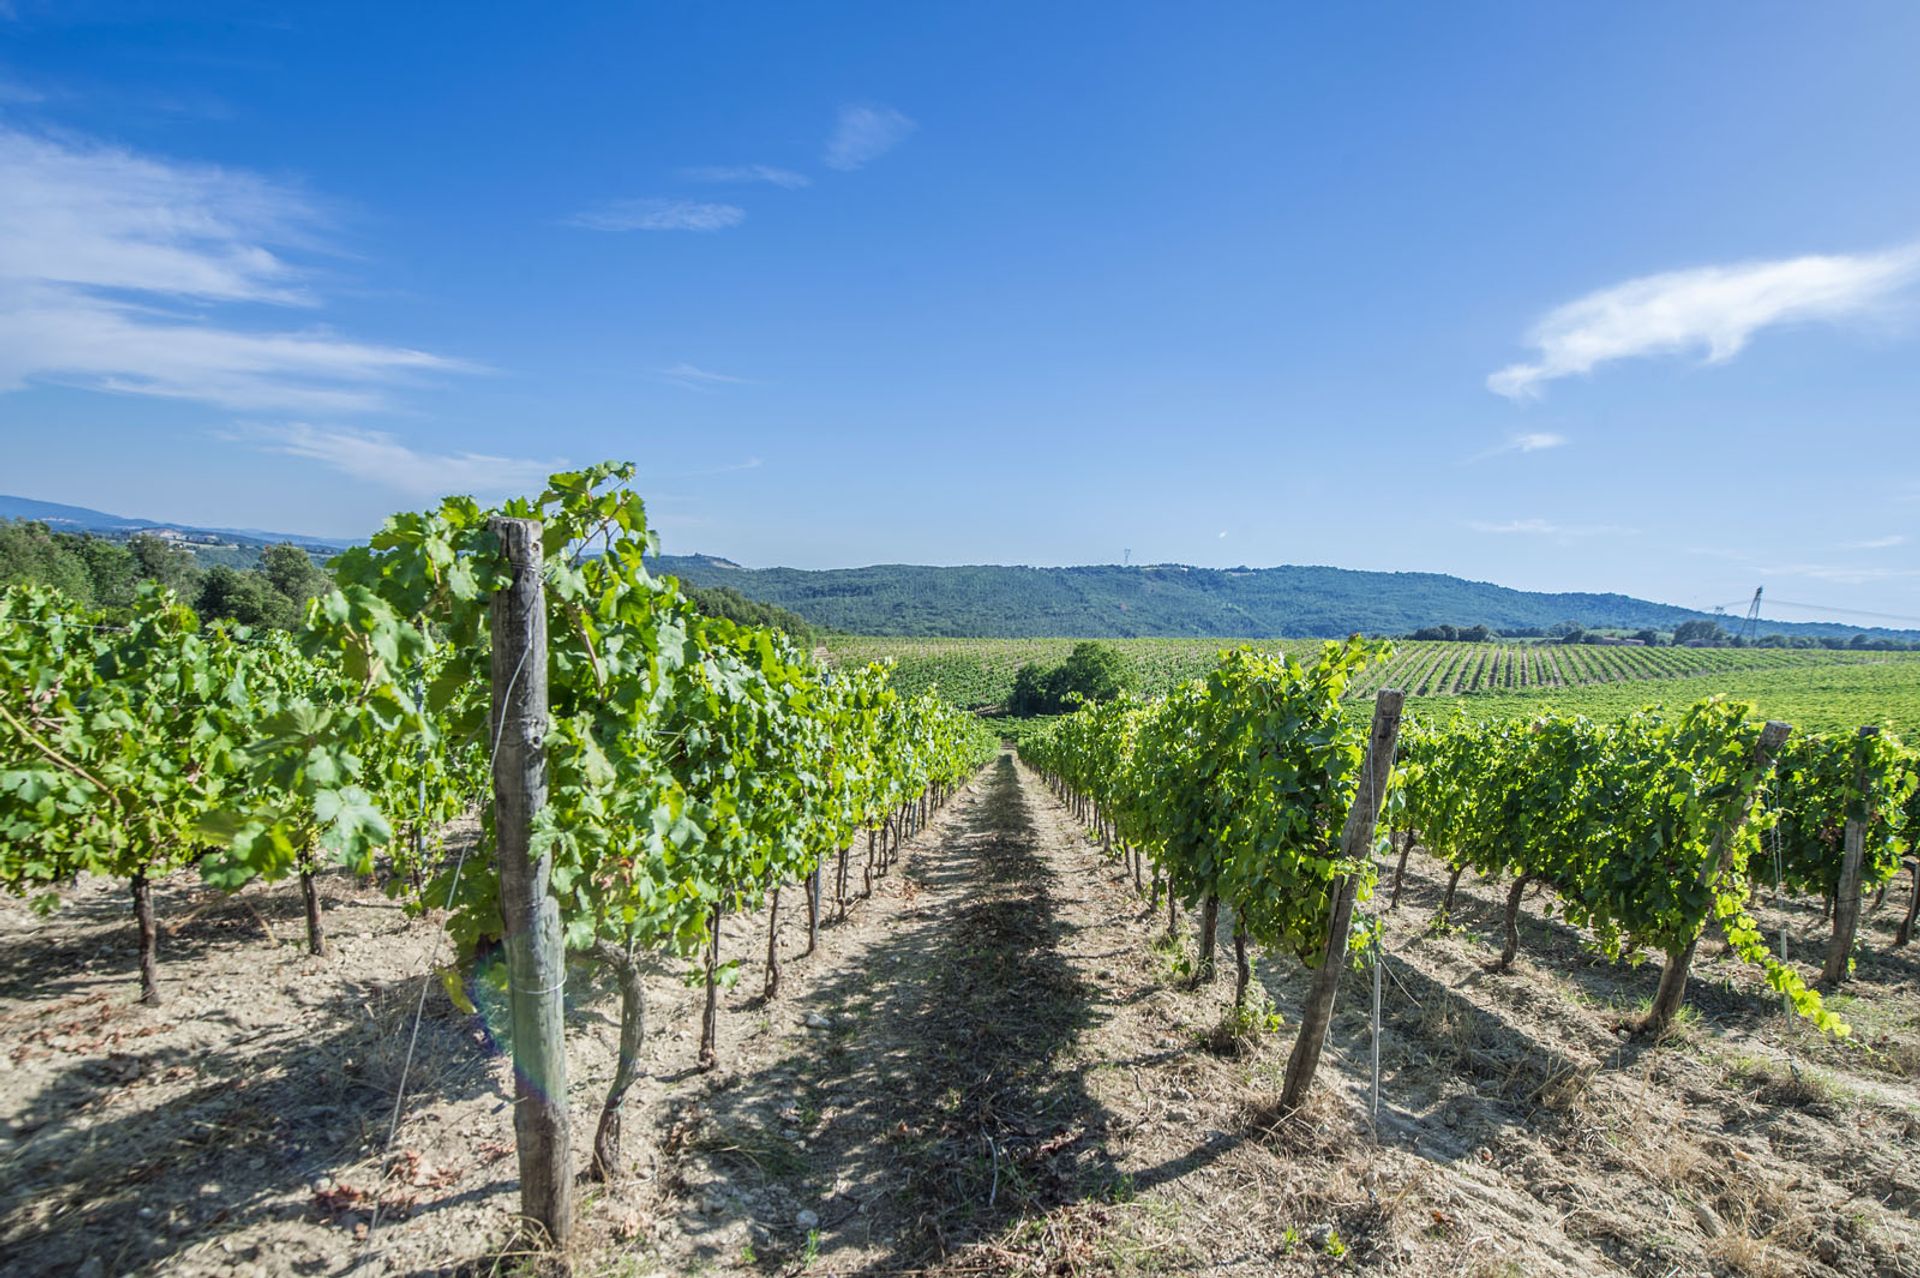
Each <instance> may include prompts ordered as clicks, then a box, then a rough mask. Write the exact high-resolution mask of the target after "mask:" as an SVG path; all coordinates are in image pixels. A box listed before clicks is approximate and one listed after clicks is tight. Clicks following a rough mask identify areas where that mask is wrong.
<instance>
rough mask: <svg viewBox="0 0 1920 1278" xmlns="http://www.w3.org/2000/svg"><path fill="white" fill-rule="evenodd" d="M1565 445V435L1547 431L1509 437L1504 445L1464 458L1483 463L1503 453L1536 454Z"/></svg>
mask: <svg viewBox="0 0 1920 1278" xmlns="http://www.w3.org/2000/svg"><path fill="white" fill-rule="evenodd" d="M1566 444H1567V437H1566V436H1565V435H1555V434H1552V433H1551V432H1549V431H1535V432H1533V433H1531V434H1526V435H1510V436H1508V437H1507V442H1506V443H1504V444H1495V445H1494V446H1493V447H1492V448H1489V449H1487V450H1486V451H1485V452H1483V453H1475V454H1473V455H1471V456H1470V457H1468V458H1466V460H1467V461H1469V462H1477V461H1485V460H1486V459H1487V458H1489V457H1499V456H1501V455H1502V454H1504V453H1538V452H1544V451H1546V450H1547V449H1549V448H1562V447H1565V446H1566Z"/></svg>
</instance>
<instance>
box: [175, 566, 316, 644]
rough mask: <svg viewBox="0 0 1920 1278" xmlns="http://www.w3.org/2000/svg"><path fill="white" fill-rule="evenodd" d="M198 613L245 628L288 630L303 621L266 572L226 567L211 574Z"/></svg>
mask: <svg viewBox="0 0 1920 1278" xmlns="http://www.w3.org/2000/svg"><path fill="white" fill-rule="evenodd" d="M194 608H195V611H197V612H198V613H199V614H200V615H201V616H202V617H203V618H205V619H206V620H208V621H215V620H226V621H237V622H239V623H240V624H241V625H243V626H268V627H273V628H275V629H281V630H284V629H287V628H288V627H290V626H292V625H293V624H294V623H295V622H296V621H298V620H299V616H298V613H297V612H296V611H295V607H294V604H293V601H292V600H290V599H288V598H287V597H286V596H285V595H283V594H281V593H280V592H279V591H277V590H275V589H274V588H273V582H271V581H270V580H268V578H267V575H266V574H265V573H263V572H241V571H240V570H239V569H237V568H229V567H227V566H226V565H225V564H220V565H218V566H216V567H215V568H214V569H213V571H211V572H209V573H208V574H207V577H206V582H205V584H203V585H202V586H201V587H200V595H199V598H198V599H197V600H196V601H195V605H194Z"/></svg>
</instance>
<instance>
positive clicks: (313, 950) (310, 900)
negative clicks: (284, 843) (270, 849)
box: [300, 870, 327, 958]
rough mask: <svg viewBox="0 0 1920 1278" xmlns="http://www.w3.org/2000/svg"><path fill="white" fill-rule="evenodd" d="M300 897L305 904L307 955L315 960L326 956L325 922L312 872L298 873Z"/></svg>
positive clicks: (318, 891) (303, 871) (318, 889)
mask: <svg viewBox="0 0 1920 1278" xmlns="http://www.w3.org/2000/svg"><path fill="white" fill-rule="evenodd" d="M300 895H301V898H302V899H303V900H305V901H306V904H307V953H309V954H311V955H313V956H314V957H315V958H325V957H326V956H327V922H326V918H325V917H324V916H323V914H322V913H321V907H320V887H319V885H318V884H316V883H315V882H314V881H313V871H312V870H302V871H300Z"/></svg>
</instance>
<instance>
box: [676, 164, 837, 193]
mask: <svg viewBox="0 0 1920 1278" xmlns="http://www.w3.org/2000/svg"><path fill="white" fill-rule="evenodd" d="M680 176H681V177H683V178H685V179H686V180H687V181H689V182H712V183H715V184H716V185H722V186H726V185H744V184H750V183H756V182H764V183H765V184H766V185H768V186H777V187H781V188H783V189H785V190H788V191H795V190H798V189H799V188H801V187H803V186H812V185H813V179H812V178H810V177H808V176H807V175H806V174H804V173H796V172H794V171H793V170H792V169H783V168H779V167H777V166H775V165H772V164H705V165H701V166H699V167H697V168H691V169H682V170H681V171H680Z"/></svg>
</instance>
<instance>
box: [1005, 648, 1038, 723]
mask: <svg viewBox="0 0 1920 1278" xmlns="http://www.w3.org/2000/svg"><path fill="white" fill-rule="evenodd" d="M1007 712H1008V713H1009V714H1016V715H1019V716H1020V717H1021V718H1028V717H1030V716H1032V715H1036V714H1045V713H1046V712H1047V672H1046V671H1044V670H1042V669H1041V668H1040V666H1039V665H1038V663H1036V662H1032V661H1029V662H1027V663H1026V664H1025V665H1023V666H1021V667H1020V669H1019V670H1017V671H1015V672H1014V676H1013V692H1012V694H1011V695H1010V696H1009V697H1008V698H1007Z"/></svg>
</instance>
